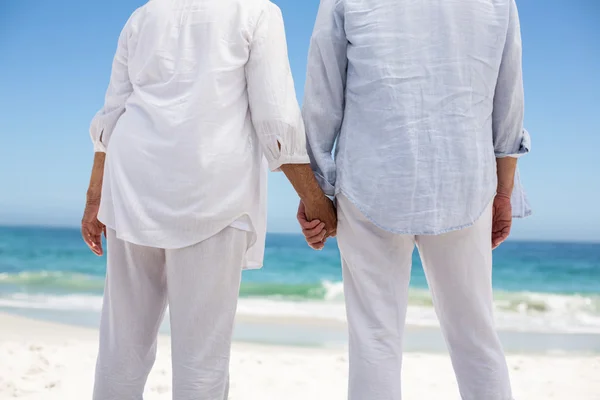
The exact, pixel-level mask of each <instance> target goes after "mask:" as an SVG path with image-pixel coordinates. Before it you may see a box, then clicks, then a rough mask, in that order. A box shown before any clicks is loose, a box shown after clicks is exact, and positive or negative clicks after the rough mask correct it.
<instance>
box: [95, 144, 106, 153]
mask: <svg viewBox="0 0 600 400" xmlns="http://www.w3.org/2000/svg"><path fill="white" fill-rule="evenodd" d="M94 153H106V146H105V145H104V143H102V142H101V141H95V142H94Z"/></svg>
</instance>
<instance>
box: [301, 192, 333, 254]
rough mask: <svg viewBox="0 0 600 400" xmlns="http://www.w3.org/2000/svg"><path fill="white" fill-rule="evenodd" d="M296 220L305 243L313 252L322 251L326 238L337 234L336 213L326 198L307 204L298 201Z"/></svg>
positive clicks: (331, 202) (331, 203)
mask: <svg viewBox="0 0 600 400" xmlns="http://www.w3.org/2000/svg"><path fill="white" fill-rule="evenodd" d="M297 218H298V222H299V223H300V227H301V228H302V234H304V237H305V238H306V242H307V243H308V245H309V246H310V247H311V248H313V249H315V250H322V249H323V247H325V241H326V240H327V238H328V237H335V235H336V233H337V212H336V209H335V205H334V204H333V201H331V200H330V199H329V198H328V197H325V196H323V197H322V198H320V199H319V200H318V201H314V202H309V203H308V204H305V203H304V202H303V201H300V205H299V206H298V214H297Z"/></svg>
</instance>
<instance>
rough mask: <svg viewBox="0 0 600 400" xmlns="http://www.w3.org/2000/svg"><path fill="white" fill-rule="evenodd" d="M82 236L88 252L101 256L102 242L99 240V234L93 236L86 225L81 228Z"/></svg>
mask: <svg viewBox="0 0 600 400" xmlns="http://www.w3.org/2000/svg"><path fill="white" fill-rule="evenodd" d="M82 235H83V240H84V241H85V243H86V244H87V245H88V247H89V248H90V250H92V252H94V254H96V255H99V256H100V255H102V241H101V239H100V234H97V235H95V234H93V233H92V230H91V229H90V228H89V227H88V226H87V225H84V226H83V227H82Z"/></svg>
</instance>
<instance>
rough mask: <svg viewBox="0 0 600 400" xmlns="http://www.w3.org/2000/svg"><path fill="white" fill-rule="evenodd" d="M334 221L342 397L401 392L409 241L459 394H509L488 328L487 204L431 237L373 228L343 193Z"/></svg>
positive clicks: (384, 398) (371, 398) (378, 399)
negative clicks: (344, 343) (340, 285)
mask: <svg viewBox="0 0 600 400" xmlns="http://www.w3.org/2000/svg"><path fill="white" fill-rule="evenodd" d="M338 221H339V222H338V230H337V232H338V244H339V247H340V251H341V253H342V264H343V277H344V291H345V297H346V309H347V315H348V324H349V346H350V376H349V378H350V382H349V391H348V393H349V399H350V400H400V399H401V398H402V396H401V385H400V369H401V365H402V338H403V331H404V324H405V319H406V309H407V305H408V285H409V281H410V270H411V261H412V253H413V250H414V246H415V245H416V246H417V247H418V249H419V253H420V255H421V260H422V262H423V268H424V270H425V275H426V277H427V282H428V284H429V287H430V290H431V293H432V297H433V303H434V307H435V310H436V313H437V315H438V318H439V320H440V325H441V328H442V333H443V335H444V337H445V340H446V343H447V346H448V348H449V351H450V357H451V359H452V364H453V367H454V371H455V373H456V377H457V381H458V385H459V388H460V393H461V396H462V398H463V399H464V400H510V399H512V394H511V387H510V381H509V376H508V368H507V365H506V360H505V357H504V352H503V350H502V346H501V344H500V341H499V339H498V335H497V333H496V331H495V328H494V316H493V298H492V248H491V228H492V207H491V205H490V206H489V207H488V208H487V210H486V211H485V213H484V214H483V216H482V217H481V218H480V219H479V220H478V221H477V222H476V223H475V225H473V226H471V227H469V228H466V229H463V230H459V231H455V232H450V233H447V234H443V235H437V236H411V235H396V234H393V233H390V232H387V231H384V230H382V229H379V228H378V227H376V226H375V225H373V224H372V223H371V222H370V221H369V220H367V219H366V218H365V217H364V216H363V215H362V214H361V212H360V211H359V210H358V209H357V208H356V207H355V206H354V205H353V204H352V203H351V202H350V201H349V200H348V199H347V198H345V197H344V196H340V197H339V198H338ZM423 373H424V374H427V373H428V371H423Z"/></svg>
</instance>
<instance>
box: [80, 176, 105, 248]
mask: <svg viewBox="0 0 600 400" xmlns="http://www.w3.org/2000/svg"><path fill="white" fill-rule="evenodd" d="M99 209H100V190H99V189H98V190H93V189H91V188H90V190H88V196H87V201H86V203H85V211H84V212H83V218H82V220H81V235H82V236H83V240H84V241H85V243H86V244H87V245H88V247H89V248H90V250H92V251H93V252H94V254H96V255H97V256H101V255H102V254H103V253H104V251H103V250H102V233H104V236H105V237H106V227H105V226H104V224H103V223H102V222H100V221H98V210H99Z"/></svg>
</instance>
